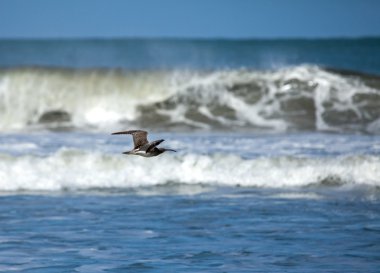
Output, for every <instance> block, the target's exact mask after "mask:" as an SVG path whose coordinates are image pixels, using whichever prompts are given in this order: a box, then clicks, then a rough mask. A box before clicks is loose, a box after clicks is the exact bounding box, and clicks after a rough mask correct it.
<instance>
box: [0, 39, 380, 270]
mask: <svg viewBox="0 0 380 273" xmlns="http://www.w3.org/2000/svg"><path fill="white" fill-rule="evenodd" d="M379 75H380V39H377V38H372V39H332V40H244V41H239V40H170V39H129V40H128V39H127V40H2V41H0V224H1V225H0V271H1V272H342V271H345V272H379V269H378V265H379V261H380V254H379V253H380V136H379V134H380V76H379ZM136 128H141V129H146V130H148V131H149V132H150V134H149V139H150V140H154V139H161V138H163V139H165V142H163V143H162V144H160V146H162V147H167V148H172V149H175V150H177V152H175V153H174V152H167V153H164V154H162V155H160V156H159V157H153V158H142V157H136V156H126V155H123V154H122V152H123V151H126V150H129V149H131V147H132V139H131V137H130V136H125V135H122V136H120V135H111V133H112V132H114V131H118V130H125V129H136Z"/></svg>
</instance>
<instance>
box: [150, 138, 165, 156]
mask: <svg viewBox="0 0 380 273" xmlns="http://www.w3.org/2000/svg"><path fill="white" fill-rule="evenodd" d="M163 141H164V139H160V140H155V141H152V142H151V143H149V146H148V148H147V149H146V153H149V152H150V151H151V150H152V149H153V148H155V147H156V146H157V145H159V144H160V143H161V142H163Z"/></svg>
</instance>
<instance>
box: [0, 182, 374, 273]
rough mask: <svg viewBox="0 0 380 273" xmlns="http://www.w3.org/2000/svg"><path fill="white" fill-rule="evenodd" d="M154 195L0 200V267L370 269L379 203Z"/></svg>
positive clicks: (226, 192)
mask: <svg viewBox="0 0 380 273" xmlns="http://www.w3.org/2000/svg"><path fill="white" fill-rule="evenodd" d="M167 190H168V189H167ZM160 191H162V192H161V193H160ZM169 191H170V190H169ZM163 192H165V189H161V190H157V192H156V194H157V195H154V196H136V195H134V194H132V193H125V194H112V193H110V194H106V195H103V194H97V193H96V192H95V193H93V194H88V193H87V194H59V195H57V196H54V195H53V196H49V195H48V196H34V195H18V196H3V197H1V198H0V200H1V204H2V206H1V207H0V213H1V222H2V225H1V228H0V241H1V244H0V254H1V255H0V256H1V258H0V264H1V267H0V269H1V270H2V271H3V270H4V272H6V271H7V272H9V271H12V272H13V271H19V272H342V270H344V271H345V272H378V267H377V266H376V265H378V261H379V259H380V254H379V250H380V245H379V243H380V212H379V209H378V208H379V205H380V204H379V202H378V201H371V202H368V201H363V200H360V196H359V197H355V198H353V197H352V196H351V195H348V196H347V195H345V194H344V193H339V192H336V193H335V194H336V195H338V196H339V197H338V198H336V197H331V196H329V194H328V195H327V196H326V199H324V200H314V199H313V198H310V199H308V198H306V199H304V198H302V197H300V198H296V197H293V198H290V197H291V196H292V195H291V194H289V195H288V197H286V195H285V194H284V195H283V196H282V197H281V195H279V194H277V193H276V191H268V190H258V189H234V190H231V189H219V190H216V191H213V192H211V193H207V194H201V195H197V196H183V195H176V194H174V195H172V194H163ZM307 192H308V191H307V190H306V191H304V192H303V194H305V193H307ZM321 192H322V193H321V194H322V195H323V190H321ZM300 196H302V195H301V194H300ZM304 196H307V194H305V195H304Z"/></svg>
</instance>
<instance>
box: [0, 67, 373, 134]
mask: <svg viewBox="0 0 380 273" xmlns="http://www.w3.org/2000/svg"><path fill="white" fill-rule="evenodd" d="M379 102H380V91H379V90H377V89H374V88H371V87H369V86H366V85H365V83H364V82H362V81H361V80H360V78H358V77H356V78H355V77H347V76H342V75H338V74H334V73H331V72H328V71H325V70H322V69H320V68H318V67H315V66H307V65H303V66H297V67H291V68H284V69H280V70H276V71H266V72H265V71H264V72H263V71H249V70H225V71H224V70H222V71H214V72H195V71H191V72H190V71H171V72H170V71H141V72H130V71H129V72H126V71H119V70H70V69H67V70H65V69H47V68H41V69H36V68H30V69H26V68H25V69H13V70H3V71H2V73H1V74H0V114H1V116H2V118H1V119H0V130H2V131H9V130H23V129H25V128H28V127H30V126H32V127H36V126H37V127H41V126H42V127H55V126H73V127H77V128H89V127H90V128H97V129H100V130H108V129H109V128H112V127H116V126H120V124H124V125H126V126H128V125H129V126H130V125H131V124H142V125H143V126H146V127H155V128H161V129H162V128H171V127H173V126H174V127H175V126H179V125H183V126H189V127H190V128H200V129H213V128H214V127H216V128H221V127H223V128H229V127H231V126H232V127H236V128H242V129H245V130H247V129H249V128H266V129H272V130H276V131H284V130H288V129H294V128H295V129H307V130H329V131H337V130H345V129H349V130H361V131H367V132H371V133H378V132H379V131H380V127H379V124H380V110H379V109H378V107H376V105H378V103H379ZM54 111H59V112H61V113H65V114H67V116H68V117H69V120H65V121H62V120H61V121H59V120H58V121H56V122H54V121H53V122H45V123H44V122H42V120H43V117H44V115H46V113H49V112H54Z"/></svg>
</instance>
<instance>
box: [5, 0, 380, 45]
mask: <svg viewBox="0 0 380 273" xmlns="http://www.w3.org/2000/svg"><path fill="white" fill-rule="evenodd" d="M379 14H380V1H378V0H318V1H317V0H315V1H312V0H287V1H286V0H257V1H254V0H187V1H185V0H62V1H58V0H0V38H9V37H13V38H15V37H17V38H46V37H48V38H49V37H54V38H60V37H189V38H194V37H199V38H215V37H219V38H278V37H281V38H285V37H306V38H316V37H342V36H343V37H358V36H380V15H379Z"/></svg>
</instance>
